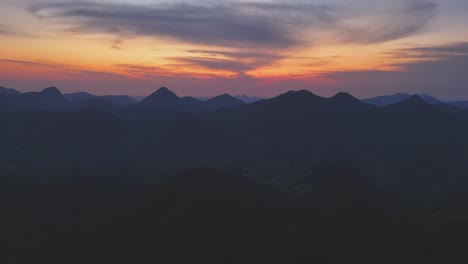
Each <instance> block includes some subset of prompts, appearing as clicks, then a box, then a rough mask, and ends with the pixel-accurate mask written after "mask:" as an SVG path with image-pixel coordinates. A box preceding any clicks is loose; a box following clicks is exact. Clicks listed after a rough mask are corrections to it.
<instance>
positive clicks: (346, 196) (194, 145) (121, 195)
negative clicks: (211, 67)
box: [0, 87, 468, 263]
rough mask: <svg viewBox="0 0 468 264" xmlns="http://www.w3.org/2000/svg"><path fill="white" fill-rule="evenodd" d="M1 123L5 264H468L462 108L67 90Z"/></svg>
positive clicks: (27, 99)
mask: <svg viewBox="0 0 468 264" xmlns="http://www.w3.org/2000/svg"><path fill="white" fill-rule="evenodd" d="M392 100H393V99H392ZM379 102H380V101H379ZM0 122H1V124H2V125H1V126H0V146H1V147H0V175H1V177H0V209H1V210H2V218H1V220H0V233H1V234H2V239H0V242H2V243H4V245H1V246H2V250H3V251H4V253H3V254H0V260H4V261H2V262H3V263H38V262H42V261H45V260H47V261H48V262H54V263H55V262H57V263H83V262H87V263H106V262H110V261H112V262H114V263H344V262H347V263H466V261H468V254H467V253H466V248H467V247H468V238H467V237H468V206H467V204H468V195H467V194H466V193H467V191H468V186H467V184H468V136H467V135H468V110H466V109H463V108H459V107H457V106H454V105H452V104H445V103H442V102H432V103H428V102H427V100H423V98H421V97H419V96H409V97H405V98H403V99H401V100H398V101H397V102H395V103H394V104H389V105H385V106H384V107H380V106H375V105H372V104H370V102H367V103H366V102H363V101H360V100H358V99H356V98H354V97H352V96H351V95H349V94H346V93H339V94H337V95H336V96H334V97H332V98H323V97H319V96H316V95H314V94H312V93H310V92H308V91H298V92H288V93H285V94H283V95H280V96H278V97H275V98H272V99H268V100H261V101H258V102H254V103H250V104H245V103H243V102H242V101H240V100H238V99H236V98H234V97H231V96H229V95H221V96H218V97H215V98H212V99H210V100H206V101H202V100H198V99H195V98H190V97H184V98H180V97H178V96H177V95H175V94H174V93H172V92H171V91H170V90H168V89H167V88H161V89H159V90H158V91H156V92H155V93H153V94H152V95H150V96H149V97H147V98H146V99H144V100H143V101H142V102H140V103H137V102H136V101H134V100H133V99H131V98H129V97H128V98H127V97H125V96H123V97H122V96H117V97H115V96H114V97H113V96H107V97H97V96H92V95H89V94H86V93H78V94H69V95H65V96H64V95H62V94H61V93H60V91H59V90H58V89H56V88H53V87H52V88H48V89H46V90H44V91H42V92H38V93H25V94H21V93H16V92H14V91H12V90H5V92H0Z"/></svg>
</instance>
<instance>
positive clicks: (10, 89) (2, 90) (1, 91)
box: [0, 87, 20, 95]
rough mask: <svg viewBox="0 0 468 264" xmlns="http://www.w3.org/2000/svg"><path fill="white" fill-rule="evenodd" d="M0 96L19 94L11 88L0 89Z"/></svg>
mask: <svg viewBox="0 0 468 264" xmlns="http://www.w3.org/2000/svg"><path fill="white" fill-rule="evenodd" d="M0 94H9V95H16V94H20V92H18V91H16V90H15V89H12V88H5V87H0Z"/></svg>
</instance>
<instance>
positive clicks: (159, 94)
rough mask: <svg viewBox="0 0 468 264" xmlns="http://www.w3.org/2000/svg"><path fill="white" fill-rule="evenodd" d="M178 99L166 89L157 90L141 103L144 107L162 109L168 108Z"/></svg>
mask: <svg viewBox="0 0 468 264" xmlns="http://www.w3.org/2000/svg"><path fill="white" fill-rule="evenodd" d="M179 99H180V98H179V97H178V96H177V95H176V94H175V93H173V92H172V91H171V90H169V89H167V88H166V87H161V88H159V89H158V90H157V91H156V92H154V93H152V94H151V95H150V96H148V97H146V98H145V99H144V100H143V101H142V102H141V103H142V104H145V105H149V104H151V105H160V106H162V107H165V106H169V104H173V103H174V102H176V101H178V100H179Z"/></svg>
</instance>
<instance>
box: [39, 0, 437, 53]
mask: <svg viewBox="0 0 468 264" xmlns="http://www.w3.org/2000/svg"><path fill="white" fill-rule="evenodd" d="M369 5H370V6H372V4H371V3H369ZM436 10H437V4H435V3H433V2H432V1H428V0H418V1H416V2H415V3H412V4H407V2H405V3H404V4H401V3H400V2H399V1H397V2H395V3H394V4H393V5H392V7H391V8H390V10H380V11H376V12H374V13H372V12H373V11H372V12H371V11H369V10H368V7H366V6H364V7H362V8H355V7H353V6H352V5H344V4H343V3H341V4H338V3H337V2H335V3H333V2H330V3H329V4H310V3H307V2H304V1H296V2H292V3H289V4H288V3H280V2H269V3H228V2H225V1H218V2H208V3H206V2H204V3H203V4H198V5H195V4H184V3H174V2H172V3H167V2H166V3H165V4H157V5H156V4H155V5H147V6H138V5H130V4H116V3H90V2H63V3H43V4H36V5H34V6H32V7H31V8H30V11H31V12H32V13H33V14H35V15H36V16H38V17H40V18H44V19H56V20H57V22H60V23H62V24H64V25H67V26H68V30H69V31H71V32H75V33H103V32H104V33H110V34H116V35H117V36H128V35H132V36H151V37H158V38H161V37H166V38H172V39H176V40H178V41H183V42H188V43H197V44H203V45H210V46H224V47H238V48H239V47H242V48H245V47H247V48H257V49H260V48H270V49H271V48H275V49H281V48H288V47H292V46H295V45H300V44H304V45H310V43H314V41H316V40H321V38H322V36H323V35H322V34H321V33H323V32H326V33H329V34H331V35H336V36H337V38H338V39H341V41H347V42H350V41H352V42H360V43H377V42H385V41H390V40H394V39H399V38H403V37H407V36H410V35H412V34H415V33H416V32H417V31H419V30H420V29H421V28H423V27H424V26H425V25H426V24H427V22H428V21H429V20H430V19H431V18H432V17H433V16H434V14H435V13H436ZM368 14H371V15H372V19H371V20H369V21H366V20H364V22H365V23H363V24H362V23H361V24H360V25H361V26H359V27H358V26H356V25H354V24H350V23H348V21H349V20H350V19H351V20H352V19H362V18H364V19H365V18H366V16H367V15H368ZM121 41H122V38H121V37H119V38H117V41H116V43H114V44H117V45H116V47H118V46H119V44H120V43H121Z"/></svg>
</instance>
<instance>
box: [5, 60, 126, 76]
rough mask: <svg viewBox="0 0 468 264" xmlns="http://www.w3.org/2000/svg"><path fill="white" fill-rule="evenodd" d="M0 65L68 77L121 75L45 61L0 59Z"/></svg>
mask: <svg viewBox="0 0 468 264" xmlns="http://www.w3.org/2000/svg"><path fill="white" fill-rule="evenodd" d="M0 63H8V64H17V65H23V66H27V67H34V68H39V69H42V70H45V71H48V72H54V73H59V74H64V75H68V76H78V75H81V76H86V77H94V78H104V77H106V78H109V77H122V76H121V75H118V74H114V73H109V72H101V71H91V70H84V69H79V68H76V67H73V66H70V65H65V64H60V63H53V62H47V61H27V60H9V59H0Z"/></svg>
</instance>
